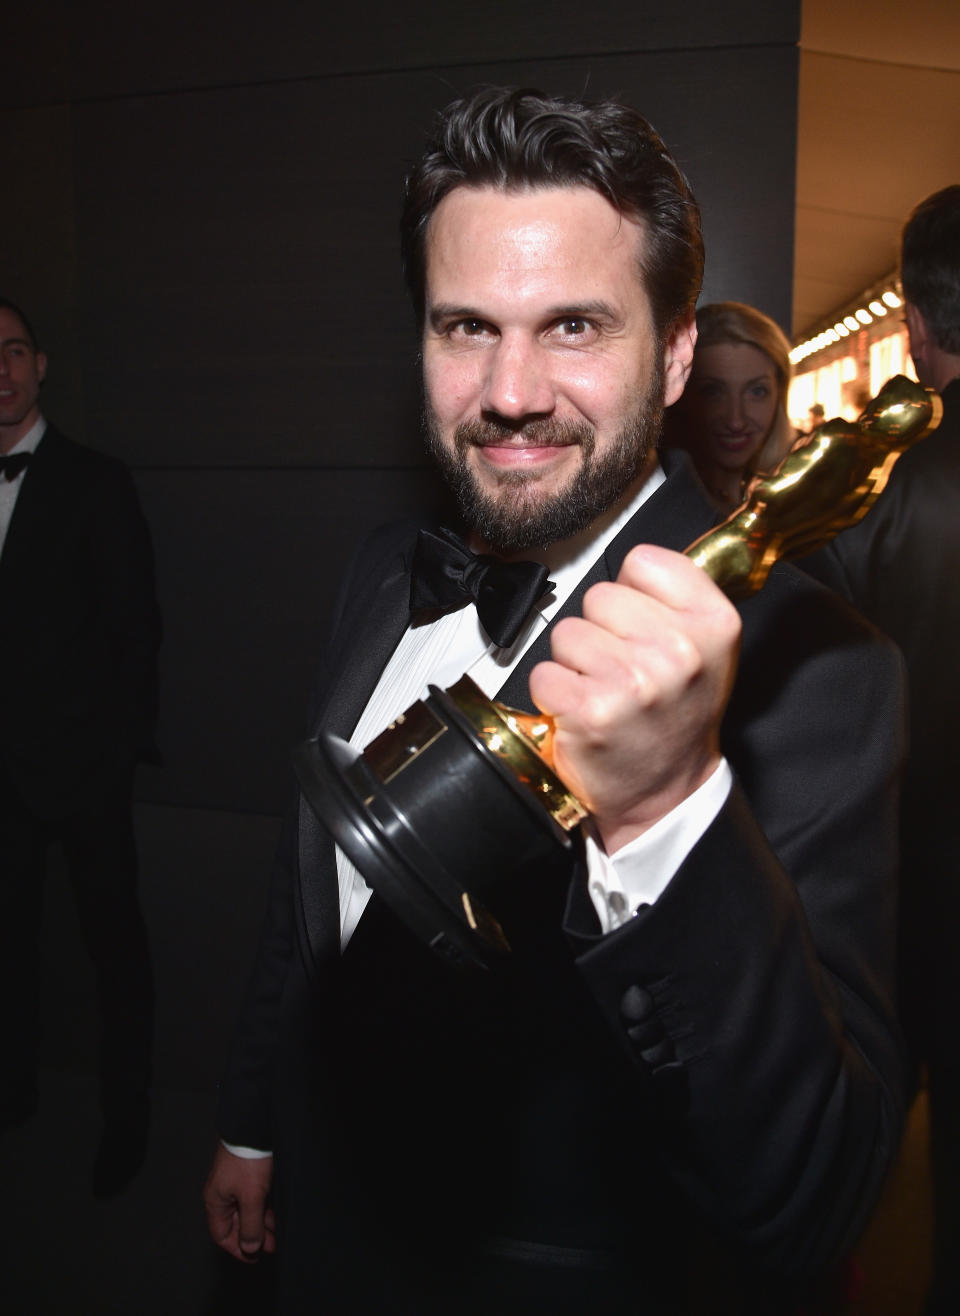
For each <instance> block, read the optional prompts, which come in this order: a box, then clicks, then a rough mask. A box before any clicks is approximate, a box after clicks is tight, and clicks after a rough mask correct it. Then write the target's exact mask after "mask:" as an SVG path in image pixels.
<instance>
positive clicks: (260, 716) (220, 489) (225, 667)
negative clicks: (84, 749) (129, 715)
mask: <svg viewBox="0 0 960 1316" xmlns="http://www.w3.org/2000/svg"><path fill="white" fill-rule="evenodd" d="M138 483H139V485H140V489H141V494H142V498H143V502H144V507H145V509H146V512H147V515H148V517H149V519H150V521H151V523H152V525H153V527H154V539H155V544H156V553H157V575H158V585H159V591H160V604H161V610H162V612H163V617H164V646H163V651H162V655H161V678H162V679H161V687H162V699H161V719H160V730H159V742H160V748H161V752H162V754H163V757H164V766H163V767H162V768H159V769H158V768H148V769H144V770H143V772H142V775H141V792H140V793H141V796H142V797H143V798H146V799H152V800H156V801H162V802H164V803H176V804H193V805H196V806H199V807H203V808H221V809H241V810H250V811H252V812H255V813H279V812H280V811H281V810H282V809H283V808H284V807H285V805H286V803H287V795H288V792H289V788H290V783H291V781H292V776H291V770H290V750H291V749H292V747H293V745H294V744H295V742H296V741H297V740H298V739H300V737H301V736H302V734H303V729H304V722H305V717H306V709H307V699H308V694H309V690H310V685H311V679H312V674H313V671H314V669H315V665H316V661H317V655H318V653H319V650H320V645H321V642H322V639H323V636H324V630H325V623H326V618H327V614H328V611H329V609H330V606H331V604H332V602H333V598H334V593H335V591H336V588H337V586H338V584H339V579H340V575H341V572H342V570H343V567H344V565H345V564H346V562H347V560H348V559H349V557H350V555H351V554H352V552H353V551H354V549H355V548H356V547H357V544H358V542H359V540H360V539H361V538H362V537H363V536H364V535H366V534H367V533H368V532H369V531H370V530H372V529H373V527H374V526H376V525H379V524H381V523H382V522H384V521H388V520H391V519H393V518H394V517H396V516H404V515H413V514H414V513H416V512H418V511H419V512H422V511H423V510H424V509H426V508H430V507H437V506H439V505H440V504H441V502H442V501H443V500H442V495H441V493H440V491H439V487H438V485H437V483H436V482H435V480H434V477H433V475H432V473H431V472H429V471H427V470H421V471H416V470H415V471H403V470H396V471H392V470H377V471H335V472H331V471H323V470H264V471H249V470H235V471H229V470H219V471H218V470H205V471H196V470H194V471H187V472H184V471H178V470H173V471H147V472H140V473H139V475H138Z"/></svg>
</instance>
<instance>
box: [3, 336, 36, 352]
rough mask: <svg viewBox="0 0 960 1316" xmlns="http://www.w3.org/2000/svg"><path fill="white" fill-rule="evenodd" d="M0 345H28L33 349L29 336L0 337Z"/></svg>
mask: <svg viewBox="0 0 960 1316" xmlns="http://www.w3.org/2000/svg"><path fill="white" fill-rule="evenodd" d="M0 347H29V348H30V350H31V352H32V351H33V344H32V343H31V342H30V339H29V338H0Z"/></svg>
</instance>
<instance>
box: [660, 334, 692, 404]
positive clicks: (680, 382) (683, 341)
mask: <svg viewBox="0 0 960 1316" xmlns="http://www.w3.org/2000/svg"><path fill="white" fill-rule="evenodd" d="M696 345H697V321H696V319H695V318H694V316H692V315H691V316H690V317H689V318H688V319H686V320H680V321H678V322H677V324H675V325H674V326H673V328H672V329H671V330H670V335H669V337H668V338H667V341H666V344H665V346H664V349H663V405H664V406H665V407H670V406H672V405H673V403H674V402H676V400H677V398H678V397H679V396H680V394H681V393H682V392H683V389H684V385H685V384H686V382H687V379H688V377H689V375H690V367H691V366H692V365H693V349H694V348H695V347H696Z"/></svg>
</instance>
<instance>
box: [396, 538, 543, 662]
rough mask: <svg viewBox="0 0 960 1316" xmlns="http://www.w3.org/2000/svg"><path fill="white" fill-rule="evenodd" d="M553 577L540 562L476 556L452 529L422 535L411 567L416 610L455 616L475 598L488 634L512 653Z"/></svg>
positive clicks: (411, 590) (411, 598)
mask: <svg viewBox="0 0 960 1316" xmlns="http://www.w3.org/2000/svg"><path fill="white" fill-rule="evenodd" d="M548 575H549V572H548V570H547V568H546V567H545V566H542V565H541V564H540V563H539V562H501V561H500V559H499V558H496V557H490V556H487V555H483V556H478V555H477V554H476V553H471V552H470V550H469V548H467V546H466V544H465V543H464V542H463V540H462V539H460V538H458V536H457V535H455V534H454V533H453V531H452V530H441V531H440V533H439V534H434V533H433V532H432V531H430V530H421V531H420V534H419V535H418V537H417V547H416V549H415V551H414V554H413V564H412V566H411V578H410V607H411V610H414V611H415V610H416V609H418V608H431V609H439V610H440V611H441V612H450V611H451V610H453V609H455V608H462V607H463V606H464V604H466V603H469V602H470V600H471V599H472V600H473V601H474V603H476V605H477V614H478V616H479V617H480V623H481V625H482V626H483V629H484V630H485V631H486V632H487V634H488V635H489V636H490V638H491V640H493V642H494V644H498V645H500V647H501V648H504V649H507V648H509V647H510V645H511V644H513V642H514V640H515V639H516V638H517V636H518V635H519V634H520V630H521V628H522V626H523V623H524V622H525V621H526V619H527V614H528V613H529V611H530V609H531V608H532V607H533V605H534V604H535V603H536V601H537V599H539V598H540V596H541V595H542V594H543V593H544V592H545V590H546V588H547V585H548V581H547V576H548Z"/></svg>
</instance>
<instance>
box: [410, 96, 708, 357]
mask: <svg viewBox="0 0 960 1316" xmlns="http://www.w3.org/2000/svg"><path fill="white" fill-rule="evenodd" d="M572 186H581V187H590V188H593V189H594V191H596V192H599V193H600V195H601V196H603V197H606V199H607V200H608V201H609V202H610V203H611V205H613V206H614V207H616V209H617V210H618V211H620V213H621V214H623V215H626V216H627V217H628V218H629V219H632V220H635V221H640V223H641V224H642V226H643V228H644V230H645V233H646V242H645V243H644V244H643V252H642V255H641V260H640V275H641V278H642V280H643V285H644V288H645V290H646V293H647V296H648V297H649V299H650V307H651V311H652V314H653V322H654V328H655V330H656V332H657V334H658V336H659V337H660V338H661V339H663V338H665V337H666V335H667V334H668V333H669V331H670V330H671V329H672V328H673V326H674V325H675V324H676V323H677V322H678V321H680V320H682V319H684V318H686V317H688V316H690V315H691V314H692V313H693V308H694V305H695V304H696V300H697V297H698V295H699V292H700V284H701V281H702V278H703V237H702V234H701V231H700V210H699V208H698V206H697V203H696V201H695V199H694V196H693V192H692V191H691V189H690V185H689V183H688V182H687V180H686V178H685V177H684V175H683V173H682V172H681V170H680V169H679V168H678V166H677V165H676V163H675V162H674V160H673V159H672V158H671V156H670V154H669V152H668V151H667V149H666V147H665V146H664V144H663V142H662V141H661V139H660V137H659V136H658V135H657V133H656V132H655V131H654V129H653V128H652V127H651V126H650V124H649V123H648V122H647V120H646V119H644V118H643V116H642V115H640V114H638V113H637V112H636V111H635V110H631V109H629V108H628V107H627V106H625V105H620V104H618V103H617V102H615V101H598V102H595V103H592V104H591V103H589V102H586V101H577V100H564V99H560V98H557V97H549V96H544V95H543V94H542V93H541V92H539V91H532V90H529V89H517V88H510V87H489V88H485V89H484V90H482V91H480V92H478V93H477V94H476V95H474V96H472V97H470V98H469V99H462V100H456V101H454V102H453V103H452V104H450V105H448V106H447V107H446V109H444V110H442V111H441V112H440V114H439V116H438V120H437V126H436V131H435V133H434V136H433V137H432V138H431V139H430V141H429V142H428V144H427V149H426V151H425V152H424V155H423V156H422V158H421V159H420V161H419V162H418V163H417V164H416V165H415V166H414V167H413V169H411V171H410V173H409V174H408V175H407V179H406V185H405V189H404V205H403V214H402V217H401V221H400V238H401V247H402V253H403V266H404V274H405V276H406V280H407V286H408V288H409V290H410V295H411V297H412V298H413V304H414V308H415V310H416V313H417V320H418V322H419V323H422V321H423V313H424V296H425V273H426V271H425V246H426V233H427V226H428V225H429V222H430V216H431V215H432V214H433V212H434V210H435V209H436V208H437V206H438V205H439V204H440V202H441V201H442V200H443V198H444V197H445V196H446V195H447V194H448V193H449V192H452V191H453V189H454V188H456V187H497V188H501V189H503V190H505V191H513V190H516V191H520V190H523V189H525V188H538V187H572Z"/></svg>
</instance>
